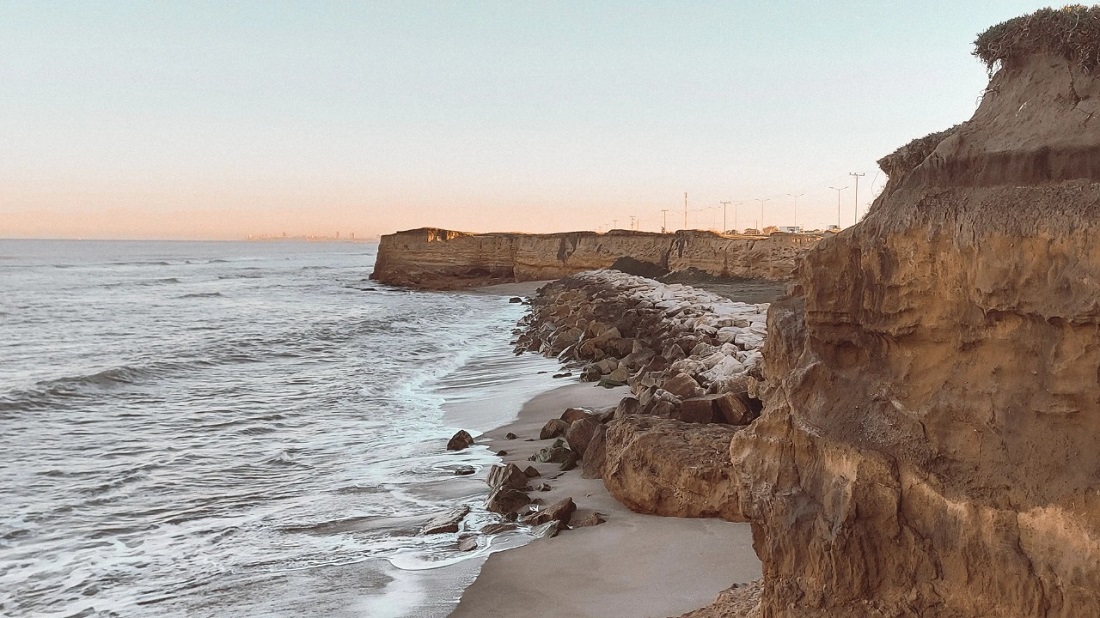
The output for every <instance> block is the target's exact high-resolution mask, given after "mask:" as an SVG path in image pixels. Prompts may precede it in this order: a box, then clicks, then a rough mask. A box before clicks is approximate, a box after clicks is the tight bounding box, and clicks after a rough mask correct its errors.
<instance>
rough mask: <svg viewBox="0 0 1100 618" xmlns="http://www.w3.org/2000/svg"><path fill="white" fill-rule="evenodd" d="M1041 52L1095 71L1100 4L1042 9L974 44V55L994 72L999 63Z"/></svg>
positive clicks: (1099, 46) (996, 28) (983, 35)
mask: <svg viewBox="0 0 1100 618" xmlns="http://www.w3.org/2000/svg"><path fill="white" fill-rule="evenodd" d="M1039 53H1049V54H1055V55H1058V56H1063V57H1064V58H1066V59H1067V60H1069V61H1071V62H1077V63H1079V64H1080V65H1081V68H1083V69H1084V70H1085V71H1086V72H1092V70H1093V69H1094V68H1096V67H1097V66H1098V65H1100V5H1094V6H1091V7H1088V6H1085V5H1083V4H1070V5H1066V6H1064V7H1062V8H1060V9H1054V8H1046V9H1039V10H1038V11H1035V12H1034V13H1032V14H1030V15H1024V16H1022V17H1016V18H1014V19H1010V20H1008V21H1006V22H1004V23H1000V24H997V25H996V26H993V27H992V28H990V29H989V30H986V31H985V32H983V33H981V34H980V35H978V38H977V40H975V41H974V55H975V56H977V57H978V58H979V59H981V61H982V62H984V63H985V65H986V67H988V68H989V70H990V71H992V70H993V65H994V64H995V63H997V62H998V61H1000V62H1002V63H1010V62H1012V61H1013V60H1015V59H1020V58H1025V57H1027V56H1029V55H1032V54H1039Z"/></svg>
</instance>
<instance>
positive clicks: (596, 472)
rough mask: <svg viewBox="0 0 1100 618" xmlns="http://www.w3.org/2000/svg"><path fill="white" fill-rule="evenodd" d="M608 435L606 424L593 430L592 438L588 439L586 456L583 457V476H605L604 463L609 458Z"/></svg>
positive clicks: (588, 477)
mask: <svg viewBox="0 0 1100 618" xmlns="http://www.w3.org/2000/svg"><path fill="white" fill-rule="evenodd" d="M606 436H607V426H606V425H599V426H598V427H596V429H595V431H593V432H592V439H591V440H589V441H588V448H587V449H585V451H584V457H582V458H581V478H586V479H598V478H603V465H604V461H605V460H606V458H607V450H606V448H605V447H606V444H605V438H606Z"/></svg>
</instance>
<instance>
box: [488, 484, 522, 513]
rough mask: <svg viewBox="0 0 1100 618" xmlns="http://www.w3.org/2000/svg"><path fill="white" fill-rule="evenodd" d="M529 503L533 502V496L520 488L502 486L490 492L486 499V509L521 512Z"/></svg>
mask: <svg viewBox="0 0 1100 618" xmlns="http://www.w3.org/2000/svg"><path fill="white" fill-rule="evenodd" d="M528 504H531V497H530V496H528V495H527V494H526V493H524V492H522V491H519V490H518V489H509V488H507V487H501V488H499V489H495V490H493V491H492V493H490V494H489V498H488V499H487V500H486V501H485V509H486V510H488V511H491V512H493V513H500V514H501V515H507V514H509V513H517V512H519V511H520V509H522V508H523V507H525V506H527V505H528Z"/></svg>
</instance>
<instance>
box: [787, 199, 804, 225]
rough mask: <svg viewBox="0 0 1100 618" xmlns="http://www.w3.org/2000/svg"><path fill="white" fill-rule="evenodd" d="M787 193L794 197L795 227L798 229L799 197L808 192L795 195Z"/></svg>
mask: <svg viewBox="0 0 1100 618" xmlns="http://www.w3.org/2000/svg"><path fill="white" fill-rule="evenodd" d="M787 195H789V196H791V197H793V198H794V227H795V229H797V228H798V198H800V197H802V196H803V195H806V194H805V193H799V194H798V195H795V194H794V193H788V194H787Z"/></svg>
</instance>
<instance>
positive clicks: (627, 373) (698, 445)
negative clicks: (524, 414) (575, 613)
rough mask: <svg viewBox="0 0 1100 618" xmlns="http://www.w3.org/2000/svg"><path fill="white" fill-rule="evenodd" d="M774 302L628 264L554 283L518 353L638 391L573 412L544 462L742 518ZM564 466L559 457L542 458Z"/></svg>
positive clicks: (555, 428) (629, 496)
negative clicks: (744, 468)
mask: <svg viewBox="0 0 1100 618" xmlns="http://www.w3.org/2000/svg"><path fill="white" fill-rule="evenodd" d="M767 310H768V306H767V305H752V304H746V303H739V302H734V301H731V300H729V299H726V298H723V297H721V296H717V295H715V294H711V293H709V292H706V291H702V290H696V289H693V288H691V287H687V286H684V285H677V284H673V285H665V284H661V283H658V282H656V281H653V280H650V279H644V278H641V277H635V276H631V275H627V274H624V273H621V272H617V271H592V272H586V273H581V274H577V275H573V276H571V277H567V278H565V279H562V280H560V281H556V282H554V283H551V284H549V285H546V286H544V287H543V288H541V289H540V290H539V295H538V297H536V298H535V299H534V300H533V301H532V303H531V313H530V314H529V315H528V316H527V317H525V318H524V320H523V321H522V322H521V326H523V327H524V328H523V329H522V330H521V331H520V334H519V337H518V339H517V341H516V351H517V353H521V352H523V351H536V352H541V353H543V354H546V355H550V356H556V357H558V358H559V359H561V360H562V361H563V362H564V363H566V364H568V365H576V366H577V367H579V368H582V379H585V380H588V381H592V382H599V383H601V384H603V385H604V386H609V387H613V386H619V385H623V384H627V385H629V386H630V390H631V393H632V394H631V395H630V396H628V397H625V398H623V399H622V400H621V401H620V402H619V405H618V406H616V407H615V408H613V409H611V410H606V411H602V412H590V411H583V410H567V411H566V413H565V414H563V415H562V418H561V419H554V420H552V421H550V422H548V423H547V424H546V426H545V427H544V428H543V431H542V434H541V436H540V437H541V438H543V439H550V438H555V437H558V436H562V437H564V441H565V442H566V443H568V449H563V447H565V444H563V443H555V445H552V446H550V447H548V448H547V449H543V451H541V452H540V455H539V456H540V457H553V456H557V457H559V458H561V459H560V461H563V462H567V463H563V469H566V466H569V465H570V464H569V463H568V460H569V456H568V455H567V454H566V451H568V452H571V453H573V454H574V457H575V458H576V460H577V461H578V463H579V464H580V465H581V467H582V471H583V475H584V476H585V477H586V478H602V479H603V480H604V484H605V485H606V486H607V488H608V490H609V491H610V492H611V494H612V495H613V496H615V498H616V499H617V500H619V501H620V502H622V503H623V504H625V505H626V506H628V507H630V508H631V509H633V510H635V511H639V512H643V513H654V514H659V515H669V516H678V517H722V518H725V519H729V520H734V521H740V520H743V519H744V518H743V516H742V514H741V511H740V506H739V498H738V491H737V486H736V484H735V482H734V480H733V479H734V478H735V477H734V475H733V474H732V464H731V463H730V459H729V456H728V447H729V443H730V439H731V438H732V437H733V435H734V434H735V433H736V432H737V431H738V430H740V429H741V428H743V427H744V426H746V425H748V424H749V423H750V422H752V421H753V420H754V419H755V418H756V417H757V416H758V414H759V411H760V409H761V407H762V403H761V401H760V400H759V398H758V395H757V393H758V392H759V390H760V387H761V385H760V382H759V380H758V379H757V377H755V376H758V375H759V374H758V373H757V368H758V366H759V364H760V362H761V355H760V348H761V346H762V345H763V342H764V337H765V335H766V329H765V320H766V315H767ZM542 460H543V461H559V459H542Z"/></svg>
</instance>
